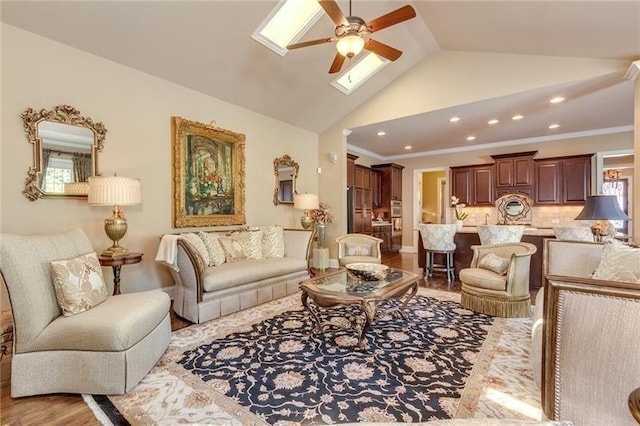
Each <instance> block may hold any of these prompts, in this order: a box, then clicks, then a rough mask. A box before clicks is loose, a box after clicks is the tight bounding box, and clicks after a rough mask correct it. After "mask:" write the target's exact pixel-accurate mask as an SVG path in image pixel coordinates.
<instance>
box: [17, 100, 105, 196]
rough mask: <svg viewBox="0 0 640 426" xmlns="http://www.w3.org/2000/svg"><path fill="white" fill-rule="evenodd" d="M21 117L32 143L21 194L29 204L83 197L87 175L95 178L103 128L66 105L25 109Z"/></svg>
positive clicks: (103, 134)
mask: <svg viewBox="0 0 640 426" xmlns="http://www.w3.org/2000/svg"><path fill="white" fill-rule="evenodd" d="M20 117H22V120H23V122H24V130H25V132H27V138H28V139H29V142H30V143H32V144H33V166H30V167H29V170H28V171H27V179H26V181H25V189H24V191H22V193H23V194H24V195H25V196H26V197H27V198H28V199H29V200H31V201H35V200H37V199H39V198H62V197H75V198H77V197H86V196H87V188H88V184H87V180H88V178H89V176H96V175H98V152H100V151H102V148H103V146H104V138H105V135H106V133H107V130H106V129H105V127H104V125H103V124H102V123H94V122H93V120H91V118H89V117H83V116H81V115H80V111H78V110H77V109H75V108H74V107H72V106H69V105H58V106H56V107H55V108H54V109H52V110H46V109H42V110H40V111H35V110H33V109H31V108H28V109H27V110H26V111H25V112H23V113H22V115H21V116H20Z"/></svg>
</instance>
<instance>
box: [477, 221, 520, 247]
mask: <svg viewBox="0 0 640 426" xmlns="http://www.w3.org/2000/svg"><path fill="white" fill-rule="evenodd" d="M524 228H525V227H524V225H478V226H477V229H478V236H479V237H480V244H482V245H483V246H485V245H492V244H501V243H517V242H519V241H520V240H521V239H522V235H523V234H524Z"/></svg>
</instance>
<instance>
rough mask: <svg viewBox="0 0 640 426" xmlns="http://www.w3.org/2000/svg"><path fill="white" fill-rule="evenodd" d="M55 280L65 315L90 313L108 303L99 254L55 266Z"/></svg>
mask: <svg viewBox="0 0 640 426" xmlns="http://www.w3.org/2000/svg"><path fill="white" fill-rule="evenodd" d="M51 276H52V277H53V287H54V289H55V292H56V299H58V305H60V309H62V315H64V316H65V317H69V316H71V315H75V314H79V313H80V312H84V311H88V310H89V309H91V308H93V307H94V306H97V305H99V304H100V303H102V302H104V301H105V300H107V297H109V293H108V292H107V286H106V285H105V283H104V278H103V276H102V269H101V267H100V262H99V261H98V256H97V255H96V254H95V253H89V254H85V255H83V256H78V257H76V258H74V259H67V260H54V261H53V262H51Z"/></svg>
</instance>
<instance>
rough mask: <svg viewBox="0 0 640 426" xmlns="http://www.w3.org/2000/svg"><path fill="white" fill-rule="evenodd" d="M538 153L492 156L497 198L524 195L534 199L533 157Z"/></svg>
mask: <svg viewBox="0 0 640 426" xmlns="http://www.w3.org/2000/svg"><path fill="white" fill-rule="evenodd" d="M537 153H538V151H530V152H519V153H515V154H502V155H492V156H491V157H492V158H493V159H494V160H495V161H496V162H495V190H496V192H495V197H496V198H499V197H501V196H503V195H505V194H523V195H527V196H528V197H532V198H533V183H534V174H535V172H534V165H533V157H534V155H536V154H537Z"/></svg>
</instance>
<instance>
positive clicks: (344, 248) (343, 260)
mask: <svg viewBox="0 0 640 426" xmlns="http://www.w3.org/2000/svg"><path fill="white" fill-rule="evenodd" d="M336 242H337V243H338V262H339V263H340V266H345V265H348V264H349V263H360V262H364V263H382V254H381V253H380V244H381V243H382V240H381V239H380V238H376V237H372V236H371V235H365V234H346V235H342V236H340V237H338V238H336Z"/></svg>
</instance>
